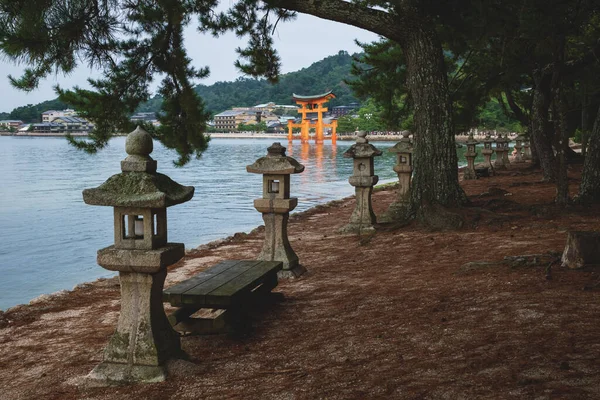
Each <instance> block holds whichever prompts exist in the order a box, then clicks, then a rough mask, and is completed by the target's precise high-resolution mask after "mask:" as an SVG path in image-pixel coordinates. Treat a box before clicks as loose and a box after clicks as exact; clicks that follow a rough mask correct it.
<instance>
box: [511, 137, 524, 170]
mask: <svg viewBox="0 0 600 400" xmlns="http://www.w3.org/2000/svg"><path fill="white" fill-rule="evenodd" d="M523 140H525V136H523V134H520V135H519V136H517V138H516V139H515V142H516V143H515V150H516V153H515V158H514V162H515V163H522V162H523V154H522V153H521V150H522V149H523Z"/></svg>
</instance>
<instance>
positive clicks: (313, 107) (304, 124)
mask: <svg viewBox="0 0 600 400" xmlns="http://www.w3.org/2000/svg"><path fill="white" fill-rule="evenodd" d="M292 98H293V99H294V101H295V102H296V104H298V105H300V106H301V108H300V109H299V110H298V112H299V113H300V114H302V121H301V122H300V123H299V124H295V123H293V122H292V121H291V120H289V121H288V140H290V141H292V140H293V139H294V137H293V134H292V129H293V128H300V140H301V142H302V143H308V140H309V139H310V134H309V132H310V128H315V132H316V136H315V143H323V140H324V139H325V135H324V133H323V128H331V142H332V143H335V141H336V139H337V136H336V132H335V130H336V128H337V121H336V120H332V121H331V123H329V124H325V123H324V122H323V113H324V112H326V111H327V108H325V107H323V104H325V103H327V102H328V101H329V100H331V99H333V98H335V94H333V92H332V91H331V90H330V91H329V92H327V93H323V94H317V95H313V96H301V95H298V94H295V93H293V94H292ZM312 113H316V114H317V121H316V122H314V123H313V122H311V120H310V119H309V117H308V116H307V114H312Z"/></svg>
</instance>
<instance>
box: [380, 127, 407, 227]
mask: <svg viewBox="0 0 600 400" xmlns="http://www.w3.org/2000/svg"><path fill="white" fill-rule="evenodd" d="M408 135H409V132H408V131H404V133H403V134H402V136H403V137H402V139H400V141H399V142H398V143H396V145H394V147H391V148H390V149H389V150H388V151H389V152H390V153H395V154H396V165H394V171H395V172H396V173H397V174H398V181H399V185H398V194H397V196H396V199H395V200H394V201H393V202H392V203H391V204H390V206H389V207H388V209H387V211H386V212H385V213H384V214H383V215H380V216H379V217H378V220H379V222H393V221H399V220H402V219H404V217H405V214H406V213H405V211H406V209H407V207H408V205H409V203H410V181H411V178H412V172H413V157H412V155H413V144H412V142H411V140H410V139H409V137H408Z"/></svg>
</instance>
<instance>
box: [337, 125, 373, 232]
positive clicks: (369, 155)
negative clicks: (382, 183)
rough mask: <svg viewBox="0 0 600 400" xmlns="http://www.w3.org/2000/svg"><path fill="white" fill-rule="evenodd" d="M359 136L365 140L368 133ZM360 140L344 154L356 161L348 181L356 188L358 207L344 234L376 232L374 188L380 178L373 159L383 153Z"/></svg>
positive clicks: (344, 229)
mask: <svg viewBox="0 0 600 400" xmlns="http://www.w3.org/2000/svg"><path fill="white" fill-rule="evenodd" d="M357 136H358V139H364V138H365V136H366V133H364V132H358V133H357ZM358 139H357V143H356V144H354V145H352V146H351V147H350V148H349V149H348V150H347V151H346V152H345V153H344V157H348V158H353V159H354V168H353V171H352V176H350V178H349V179H348V181H349V182H350V184H351V185H352V186H354V187H355V188H356V189H355V193H356V206H355V207H354V211H353V212H352V215H351V216H350V223H349V224H348V225H346V226H344V227H343V228H342V229H341V230H340V231H341V232H342V233H358V234H369V233H373V232H374V231H375V228H374V227H373V224H375V223H376V222H377V219H376V217H375V213H374V212H373V206H372V205H371V194H372V193H373V186H374V185H375V184H376V183H377V181H378V180H379V177H378V176H377V175H375V174H374V166H373V157H375V156H380V155H381V154H382V153H381V151H380V150H378V149H377V148H376V147H375V146H373V145H371V144H369V143H368V141H367V140H366V139H365V142H364V143H361V142H362V141H361V142H359V140H358Z"/></svg>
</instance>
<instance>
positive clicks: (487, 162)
mask: <svg viewBox="0 0 600 400" xmlns="http://www.w3.org/2000/svg"><path fill="white" fill-rule="evenodd" d="M492 143H494V139H492V137H491V136H490V133H489V132H487V133H486V135H485V139H483V150H481V154H483V159H484V161H483V165H484V166H485V167H487V168H488V169H489V171H490V172H489V173H490V175H493V174H494V167H493V166H492V154H493V153H494V150H492Z"/></svg>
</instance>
